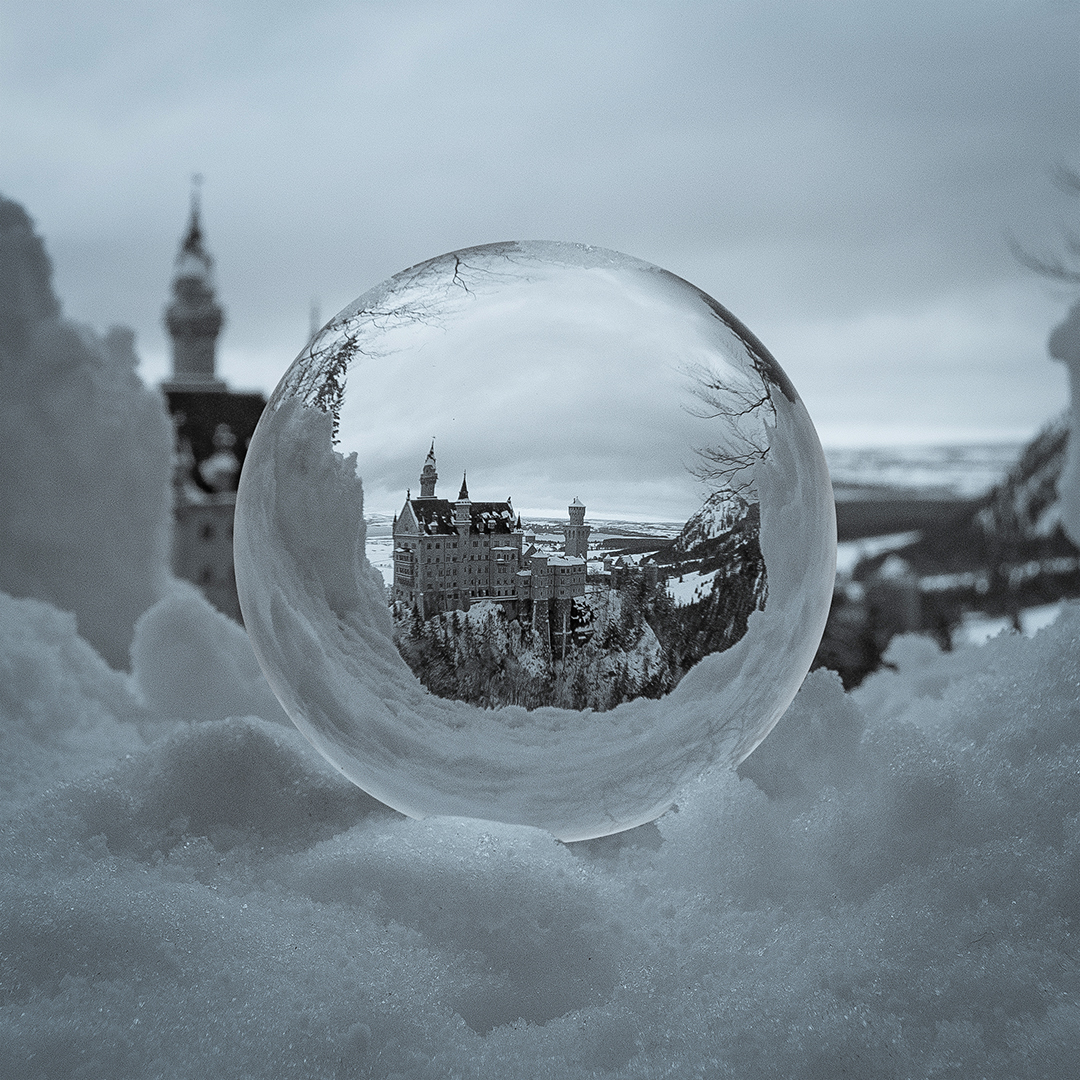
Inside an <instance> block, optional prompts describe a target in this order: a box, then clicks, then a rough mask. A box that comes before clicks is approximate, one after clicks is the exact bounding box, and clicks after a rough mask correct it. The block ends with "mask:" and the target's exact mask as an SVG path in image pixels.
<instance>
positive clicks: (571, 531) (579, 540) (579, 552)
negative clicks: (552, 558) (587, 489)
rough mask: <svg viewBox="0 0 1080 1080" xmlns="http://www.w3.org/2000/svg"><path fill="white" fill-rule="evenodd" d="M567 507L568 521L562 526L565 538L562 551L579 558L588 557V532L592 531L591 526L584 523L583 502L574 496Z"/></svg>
mask: <svg viewBox="0 0 1080 1080" xmlns="http://www.w3.org/2000/svg"><path fill="white" fill-rule="evenodd" d="M568 509H569V511H570V523H569V524H568V525H564V526H563V536H564V537H565V538H566V545H565V546H564V548H563V552H564V553H565V554H566V555H570V556H575V557H577V558H579V559H585V558H588V554H589V533H591V532H592V526H591V525H586V524H585V504H584V503H583V502H582V501H581V500H580V499H577V498H575V499H574V501H573V502H572V503H571V504H570V506H569V508H568Z"/></svg>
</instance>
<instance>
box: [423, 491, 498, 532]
mask: <svg viewBox="0 0 1080 1080" xmlns="http://www.w3.org/2000/svg"><path fill="white" fill-rule="evenodd" d="M405 505H406V506H407V507H408V508H409V509H411V510H412V516H413V517H414V518H415V519H416V523H417V526H418V529H419V532H420V535H421V536H456V535H457V528H456V527H455V525H454V504H453V503H452V502H451V501H450V500H449V499H409V500H407V502H406V504H405ZM402 517H403V518H404V514H403V515H402ZM469 517H470V527H469V531H470V532H473V533H478V534H487V533H511V532H513V531H514V511H513V510H512V509H511V507H510V504H509V503H506V502H474V503H472V504H471V505H470V507H469Z"/></svg>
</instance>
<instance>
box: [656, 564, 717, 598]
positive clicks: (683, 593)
mask: <svg viewBox="0 0 1080 1080" xmlns="http://www.w3.org/2000/svg"><path fill="white" fill-rule="evenodd" d="M718 573H719V570H709V571H707V572H706V573H704V574H702V573H701V572H700V571H697V570H691V571H690V572H689V573H686V574H682V575H681V576H680V577H673V578H668V580H667V582H666V588H667V591H668V592H669V593H670V594H671V598H672V600H674V601H675V605H676V606H677V607H684V606H685V605H686V604H692V603H694V602H695V601H697V600H704V599H705V598H706V597H707V596H708V595H709V593H710V592H712V583H713V578H715V577H716V575H717V574H718Z"/></svg>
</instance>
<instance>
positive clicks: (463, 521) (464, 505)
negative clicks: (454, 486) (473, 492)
mask: <svg viewBox="0 0 1080 1080" xmlns="http://www.w3.org/2000/svg"><path fill="white" fill-rule="evenodd" d="M471 525H472V501H471V500H470V499H469V486H468V484H467V483H466V482H465V474H464V473H463V474H462V476H461V490H460V491H459V492H458V497H457V502H455V503H454V528H455V529H457V532H458V536H467V535H468V532H469V528H470V526H471Z"/></svg>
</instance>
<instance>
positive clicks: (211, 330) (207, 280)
mask: <svg viewBox="0 0 1080 1080" xmlns="http://www.w3.org/2000/svg"><path fill="white" fill-rule="evenodd" d="M201 185H202V177H201V176H200V175H199V174H198V173H196V174H195V175H194V176H193V177H192V178H191V213H190V217H189V219H188V227H187V232H186V233H185V234H184V238H183V239H182V240H181V241H180V250H179V251H178V252H177V253H176V264H175V269H174V271H173V282H172V291H173V298H172V300H171V301H170V302H169V306H168V307H167V308H166V309H165V326H166V327H167V328H168V331H169V336H170V337H171V338H172V345H173V373H172V379H171V380H170V382H171V383H173V384H185V385H189V386H190V387H191V388H192V389H194V388H204V389H208V390H222V389H224V388H225V384H224V383H222V382H221V381H220V380H219V379H217V377H216V375H215V371H214V368H215V357H214V353H215V349H216V346H217V336H218V334H219V332H220V331H221V326H222V323H223V322H224V321H225V313H224V311H223V310H222V308H221V305H220V304H219V303H218V302H217V299H216V298H215V296H214V274H213V271H214V260H213V259H212V258H211V257H210V253H209V252H208V251H207V250H206V248H205V247H204V246H203V232H202V221H201V209H202V207H201V202H200V188H201Z"/></svg>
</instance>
